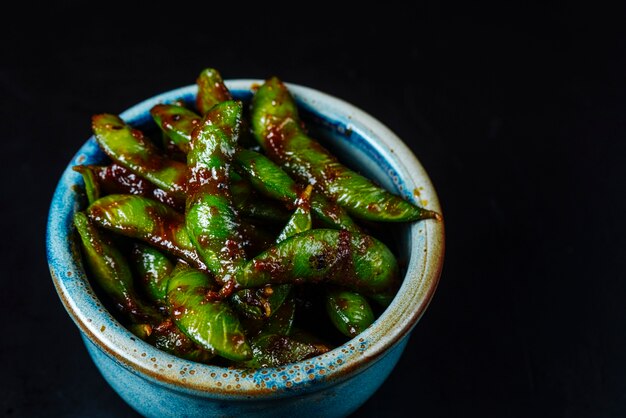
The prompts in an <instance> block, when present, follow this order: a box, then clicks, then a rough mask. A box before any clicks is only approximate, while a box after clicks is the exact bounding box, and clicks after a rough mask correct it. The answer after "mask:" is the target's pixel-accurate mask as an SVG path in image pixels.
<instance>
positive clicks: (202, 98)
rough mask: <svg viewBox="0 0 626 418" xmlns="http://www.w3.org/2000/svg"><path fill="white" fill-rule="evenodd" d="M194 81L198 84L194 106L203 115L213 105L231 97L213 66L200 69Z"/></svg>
mask: <svg viewBox="0 0 626 418" xmlns="http://www.w3.org/2000/svg"><path fill="white" fill-rule="evenodd" d="M196 83H197V84H198V95H197V96H196V107H197V108H198V112H200V113H201V114H203V115H206V114H207V113H208V112H209V110H211V108H212V107H213V106H215V105H217V104H219V103H222V102H226V101H228V100H232V99H233V96H232V95H231V94H230V91H229V90H228V88H227V87H226V85H225V84H224V80H222V76H221V75H220V73H219V71H217V70H216V69H214V68H205V69H204V70H202V72H201V73H200V75H199V76H198V79H197V80H196Z"/></svg>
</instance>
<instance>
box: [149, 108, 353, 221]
mask: <svg viewBox="0 0 626 418" xmlns="http://www.w3.org/2000/svg"><path fill="white" fill-rule="evenodd" d="M152 116H153V117H154V119H155V121H156V122H157V124H158V125H159V126H160V127H161V129H163V131H164V132H165V133H166V134H168V135H169V136H170V137H171V138H177V141H178V142H177V143H178V144H179V147H181V149H182V150H188V149H189V146H188V141H190V140H191V133H192V130H191V127H192V126H196V125H197V124H198V123H199V121H200V117H199V116H198V115H195V114H194V113H193V112H190V111H187V110H184V111H181V110H180V109H178V108H176V106H172V105H157V106H155V108H153V111H152ZM185 141H187V142H185ZM233 162H234V164H235V165H236V166H237V169H238V170H239V171H240V172H241V173H242V174H243V175H244V176H245V177H246V178H247V179H248V180H249V181H250V183H251V184H252V186H253V187H254V188H255V189H256V190H258V191H259V192H261V193H262V194H263V195H265V196H267V197H270V198H272V199H275V200H278V201H281V202H283V203H285V204H287V205H294V204H295V201H296V200H297V199H298V195H299V193H300V191H301V190H302V187H300V186H298V185H297V184H296V182H294V181H293V179H292V178H291V177H289V175H288V174H287V173H285V172H284V171H283V169H282V168H280V167H279V166H278V165H276V163H274V162H273V161H271V160H270V159H269V158H267V157H266V156H264V155H262V154H259V153H258V152H255V151H252V150H248V149H245V148H238V149H237V152H236V153H235V156H234V160H233ZM311 205H312V207H313V212H314V213H315V215H316V216H317V217H318V218H319V219H321V220H322V221H323V222H324V223H326V224H327V225H328V226H331V227H335V228H343V229H348V230H350V231H355V232H358V230H359V229H358V226H357V225H356V224H355V223H354V221H353V220H352V219H351V218H350V217H349V216H348V214H347V213H346V212H345V211H344V210H343V209H342V208H341V207H339V206H338V205H336V204H334V203H332V202H330V201H328V199H326V198H325V197H324V196H323V195H320V194H319V193H313V197H312V201H311Z"/></svg>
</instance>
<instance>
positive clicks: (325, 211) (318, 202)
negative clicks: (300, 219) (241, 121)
mask: <svg viewBox="0 0 626 418" xmlns="http://www.w3.org/2000/svg"><path fill="white" fill-rule="evenodd" d="M235 164H236V166H237V169H238V170H239V171H240V172H241V173H242V174H243V175H244V176H245V177H246V178H247V179H248V180H249V181H250V183H251V184H252V186H253V187H254V188H255V189H257V190H258V191H259V192H261V193H262V194H264V195H265V196H268V197H271V198H273V199H276V200H279V201H281V202H284V203H285V204H288V205H293V204H295V202H296V201H297V199H298V196H299V194H300V192H301V190H302V188H301V187H300V186H299V185H298V184H296V182H294V181H293V180H292V178H291V177H289V175H288V174H287V173H285V172H284V171H283V170H282V168H280V167H279V166H277V165H276V164H275V163H274V162H273V161H271V160H270V159H269V158H267V157H266V156H264V155H263V154H259V153H258V152H255V151H252V150H247V149H239V150H238V151H237V153H236V154H235ZM311 209H312V210H313V212H314V213H315V215H316V216H317V217H318V218H319V219H320V220H321V221H323V222H324V223H325V224H326V225H328V226H330V227H334V228H340V229H347V230H349V231H353V232H358V231H359V227H358V226H357V225H356V224H355V223H354V221H353V220H352V219H351V218H350V217H349V216H348V214H347V213H346V212H345V211H344V210H343V209H342V208H341V207H339V206H338V205H336V204H334V203H332V202H330V201H329V200H328V199H326V198H325V197H324V196H323V195H321V194H319V193H315V192H313V194H312V196H311Z"/></svg>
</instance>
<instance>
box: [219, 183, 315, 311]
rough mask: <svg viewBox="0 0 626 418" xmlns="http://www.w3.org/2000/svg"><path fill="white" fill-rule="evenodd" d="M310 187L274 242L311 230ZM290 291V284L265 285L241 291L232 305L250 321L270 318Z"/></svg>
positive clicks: (233, 299) (299, 200) (298, 201)
mask: <svg viewBox="0 0 626 418" xmlns="http://www.w3.org/2000/svg"><path fill="white" fill-rule="evenodd" d="M312 191H313V187H312V186H310V185H309V186H307V188H306V189H305V190H304V192H303V193H302V195H301V196H300V198H299V199H298V200H297V204H298V207H297V208H296V210H295V211H294V213H293V215H292V216H291V218H289V221H288V222H287V225H286V226H285V227H284V228H283V230H282V231H281V232H280V234H279V235H278V238H277V239H276V242H277V243H278V242H281V241H283V240H285V239H287V238H289V237H290V236H292V235H295V234H298V233H300V232H303V231H308V230H309V229H311V224H312V219H311V203H310V199H311V192H312ZM290 291H291V285H290V284H282V285H276V286H272V285H267V286H264V287H261V288H258V289H242V290H240V291H238V292H236V293H235V294H234V295H233V297H232V298H231V302H232V303H233V305H234V306H235V307H236V308H237V309H238V310H239V311H240V312H241V313H243V314H244V315H246V316H247V317H248V318H251V319H263V318H269V317H271V316H272V315H273V314H274V312H276V311H277V310H278V308H279V307H280V306H281V305H282V304H283V302H284V301H285V298H286V297H287V295H288V294H289V292H290Z"/></svg>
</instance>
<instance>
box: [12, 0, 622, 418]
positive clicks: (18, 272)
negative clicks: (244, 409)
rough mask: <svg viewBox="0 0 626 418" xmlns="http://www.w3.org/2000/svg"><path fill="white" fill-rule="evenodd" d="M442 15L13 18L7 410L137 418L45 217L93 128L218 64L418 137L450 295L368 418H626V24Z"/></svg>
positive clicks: (518, 15) (62, 14)
mask: <svg viewBox="0 0 626 418" xmlns="http://www.w3.org/2000/svg"><path fill="white" fill-rule="evenodd" d="M438 4H439V6H433V5H430V4H427V3H422V4H421V5H420V6H418V7H416V10H400V9H387V10H381V9H376V10H361V12H362V13H363V14H364V15H363V16H362V17H358V16H352V15H350V14H349V13H348V14H346V13H338V12H330V11H329V10H333V9H325V8H324V9H323V8H322V7H321V6H319V8H311V9H310V10H308V12H306V13H304V15H302V14H300V15H298V16H296V15H293V16H291V17H289V18H279V17H278V15H277V7H274V8H270V7H265V8H263V9H259V10H257V11H252V12H251V13H250V15H249V17H248V18H239V17H238V18H236V19H235V18H231V17H230V16H233V14H232V13H231V14H226V13H220V12H217V11H215V10H211V11H209V12H207V13H199V12H197V13H193V12H191V13H190V11H189V10H187V9H186V7H187V6H188V5H186V4H183V3H177V4H174V3H170V4H169V5H168V6H167V8H159V7H157V6H152V9H153V10H152V11H156V12H158V15H157V16H156V17H152V16H148V15H146V14H143V13H142V14H132V13H130V12H128V11H127V10H126V9H124V8H121V7H119V8H116V7H114V6H110V5H109V4H108V3H94V5H95V6H94V5H92V6H94V7H95V8H96V9H95V11H94V12H92V13H89V14H85V15H84V16H82V17H79V18H77V19H69V18H68V16H67V15H68V14H69V13H74V12H75V10H74V9H73V7H71V5H68V4H61V5H59V6H56V7H54V8H51V9H50V10H43V11H42V10H41V9H38V10H37V11H38V12H39V13H41V15H42V16H45V17H46V20H45V21H42V22H39V21H37V20H35V18H34V17H33V15H32V13H31V12H32V10H29V11H25V13H24V14H21V15H20V14H19V13H18V14H17V15H9V14H6V15H5V20H6V21H5V22H3V25H2V29H1V30H2V31H3V34H2V35H3V40H4V42H3V43H4V45H3V47H2V54H1V57H0V106H1V116H2V119H1V127H0V133H1V137H2V143H3V146H2V150H3V158H2V162H1V163H0V173H1V174H2V178H4V179H5V180H4V181H3V187H2V200H1V204H0V222H1V228H2V229H1V230H2V239H1V240H0V254H1V257H2V266H3V268H2V273H0V277H1V289H0V307H1V308H0V312H2V322H1V323H2V332H1V333H0V370H1V376H2V378H1V379H0V385H1V391H0V407H1V409H0V414H4V415H5V416H68V417H79V416H90V417H108V416H117V417H131V416H136V414H135V413H134V412H133V411H132V410H131V409H130V408H129V407H128V406H127V405H126V404H125V403H124V402H123V401H122V400H121V399H120V398H119V397H118V396H117V395H116V394H115V393H114V392H113V391H112V390H111V389H110V388H109V386H108V385H107V384H106V383H105V381H104V380H103V379H102V378H101V376H100V375H99V373H98V371H97V370H96V368H95V367H94V365H93V364H92V362H91V360H90V359H89V358H88V356H87V353H86V351H85V349H84V347H83V346H82V342H81V341H80V339H79V333H78V331H77V329H76V327H75V326H74V324H73V323H72V322H71V320H70V318H69V317H68V315H67V314H66V313H65V311H64V310H63V307H62V305H61V303H60V301H59V299H58V297H57V295H56V293H55V291H54V288H53V286H52V282H51V280H50V277H49V274H48V270H47V265H46V259H45V251H44V234H45V224H46V218H47V210H48V205H49V202H50V199H51V196H52V193H53V190H54V187H55V185H56V182H57V179H58V177H59V176H60V174H61V172H62V170H63V168H64V167H65V166H66V164H67V163H68V162H69V160H70V158H71V157H72V155H73V154H74V153H75V152H76V150H77V149H78V147H79V146H80V145H81V144H82V143H83V142H84V141H85V139H86V138H87V137H88V136H89V135H90V126H89V124H90V116H91V115H92V114H94V113H100V112H114V113H117V112H121V111H123V110H124V109H126V108H128V107H129V106H131V105H132V104H134V103H136V102H138V101H140V100H142V99H145V98H147V97H150V96H152V95H154V94H156V93H159V92H162V91H166V90H169V89H172V88H175V87H179V86H182V85H187V84H190V83H192V82H193V81H194V79H195V77H196V75H197V73H198V72H199V71H200V70H201V69H202V68H203V67H206V66H214V67H217V68H218V69H220V70H221V72H222V74H223V75H224V77H225V78H264V77H266V76H269V75H273V74H277V75H280V76H281V77H282V78H283V79H285V80H286V81H290V82H294V83H298V84H304V85H308V86H311V87H313V88H316V89H319V90H322V91H325V92H328V93H330V94H332V95H335V96H337V97H340V98H342V99H344V100H347V101H348V102H351V103H353V104H355V105H356V106H358V107H360V108H362V109H364V110H365V111H367V112H369V113H371V114H372V115H374V116H375V117H377V118H378V119H380V120H381V121H382V122H383V123H385V124H386V125H388V126H389V127H390V128H391V129H392V130H393V131H395V132H396V133H397V134H398V135H399V136H400V137H401V138H403V139H404V140H405V141H406V143H407V144H408V145H409V146H410V147H411V149H412V150H413V151H414V152H415V154H416V155H417V156H418V158H419V159H420V161H421V162H422V164H423V165H424V166H425V168H426V170H427V171H428V172H429V174H430V176H431V179H432V181H433V183H434V184H435V187H436V189H437V191H438V193H439V197H440V200H441V202H442V205H443V210H444V215H445V219H446V229H447V250H446V262H445V267H444V271H443V275H442V279H441V283H440V286H439V289H438V291H437V294H436V295H435V298H434V300H433V302H432V304H431V306H430V308H429V309H428V311H427V313H426V315H425V316H424V317H423V319H422V320H421V322H419V324H418V325H417V327H416V328H415V331H414V332H413V335H412V337H411V340H410V342H409V345H408V347H407V349H406V352H405V353H404V355H403V357H402V359H401V361H400V363H399V364H398V367H397V368H396V369H395V371H394V372H393V374H392V375H391V377H390V378H389V379H388V381H387V382H386V383H385V384H384V385H383V387H382V388H381V389H380V390H379V391H378V392H377V393H376V394H375V395H374V396H373V397H372V398H371V399H370V400H369V401H368V402H367V403H366V404H365V405H364V406H363V407H362V408H361V409H360V410H359V411H358V412H357V413H356V414H355V415H354V416H355V417H378V416H388V417H398V416H411V415H413V416H416V415H418V413H419V415H420V416H425V417H431V416H432V417H434V416H437V417H439V416H445V417H455V416H461V415H463V416H483V417H484V416H495V417H507V416H511V417H517V416H550V417H553V416H567V417H569V416H572V417H578V416H595V417H613V416H625V415H626V377H625V375H626V330H625V325H626V303H625V301H626V280H625V279H626V277H625V275H624V273H625V272H626V269H625V264H626V237H625V234H624V233H625V232H626V231H625V229H626V228H625V225H626V224H625V223H624V221H623V217H624V214H625V213H626V211H625V210H626V198H625V197H624V186H625V185H626V182H625V179H626V177H625V176H626V165H625V164H624V162H625V159H626V118H624V115H625V114H626V85H625V84H624V79H625V77H624V74H625V65H626V54H625V53H626V36H625V33H624V31H623V30H620V29H621V28H620V25H621V26H623V24H622V22H621V21H620V20H621V19H620V18H619V17H620V16H623V15H622V14H620V13H619V12H618V11H615V10H597V9H593V10H592V9H591V8H590V7H589V6H585V7H581V8H579V9H576V8H573V7H572V6H571V5H567V6H566V5H565V4H561V5H560V6H559V7H555V8H553V9H550V8H548V7H547V6H543V7H542V8H540V9H537V10H529V9H527V8H524V7H518V8H512V9H507V10H499V9H497V8H496V9H494V8H492V7H484V8H482V9H479V8H477V6H475V5H474V4H472V5H471V7H470V6H466V7H465V8H464V9H458V8H453V7H446V6H445V5H442V4H440V3H438ZM309 7H310V6H309ZM241 9H242V10H243V9H244V7H243V6H241ZM242 10H240V12H241V11H242ZM283 11H284V10H283ZM144 12H147V10H144ZM237 15H238V14H237ZM190 21H191V23H190Z"/></svg>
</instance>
